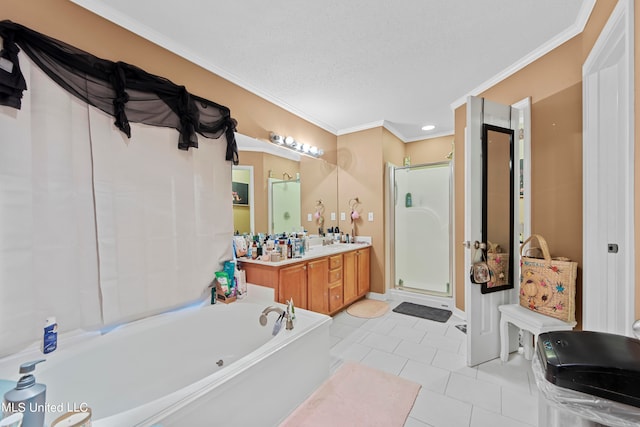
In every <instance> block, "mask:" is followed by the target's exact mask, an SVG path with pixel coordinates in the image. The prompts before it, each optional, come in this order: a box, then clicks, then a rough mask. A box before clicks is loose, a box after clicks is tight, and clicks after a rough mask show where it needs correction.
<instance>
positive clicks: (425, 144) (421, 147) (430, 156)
mask: <svg viewBox="0 0 640 427" xmlns="http://www.w3.org/2000/svg"><path fill="white" fill-rule="evenodd" d="M452 151H453V135H447V136H440V137H438V138H431V139H423V140H421V141H415V142H410V143H408V144H406V155H407V156H410V157H411V164H412V165H419V164H422V163H436V162H444V161H446V160H448V159H447V155H448V154H449V153H451V152H452Z"/></svg>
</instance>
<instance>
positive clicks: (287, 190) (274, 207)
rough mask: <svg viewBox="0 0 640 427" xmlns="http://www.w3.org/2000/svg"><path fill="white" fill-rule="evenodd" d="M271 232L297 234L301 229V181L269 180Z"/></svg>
mask: <svg viewBox="0 0 640 427" xmlns="http://www.w3.org/2000/svg"><path fill="white" fill-rule="evenodd" d="M268 185H269V197H268V198H269V232H270V233H274V234H280V233H291V232H297V231H300V229H301V224H302V221H301V217H300V180H299V179H295V180H293V179H292V180H279V179H275V178H269V179H268Z"/></svg>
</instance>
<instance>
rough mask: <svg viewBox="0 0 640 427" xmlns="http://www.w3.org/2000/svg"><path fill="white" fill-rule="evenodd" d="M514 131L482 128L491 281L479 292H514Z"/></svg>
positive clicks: (485, 225) (485, 235) (485, 227)
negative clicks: (512, 289)
mask: <svg viewBox="0 0 640 427" xmlns="http://www.w3.org/2000/svg"><path fill="white" fill-rule="evenodd" d="M513 134H514V132H513V130H512V129H507V128H502V127H498V126H493V125H488V124H484V125H483V132H482V155H483V159H482V160H483V185H482V192H483V197H482V209H483V218H482V223H483V226H482V240H483V241H484V242H486V244H487V249H486V254H487V263H488V264H489V269H490V272H491V280H490V281H489V282H488V283H486V284H483V285H482V289H481V292H482V293H488V292H495V291H501V290H505V289H511V288H513V287H514V286H513V283H514V282H513V268H511V264H512V261H513V259H514V248H513V237H514V234H513V221H514V218H513V212H514V210H513V204H514V195H513V192H514V177H513V153H514V150H513V148H514V147H513V143H514V141H513Z"/></svg>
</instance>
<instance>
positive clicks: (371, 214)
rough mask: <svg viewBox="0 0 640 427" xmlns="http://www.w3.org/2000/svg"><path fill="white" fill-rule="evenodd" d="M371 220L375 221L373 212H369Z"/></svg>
mask: <svg viewBox="0 0 640 427" xmlns="http://www.w3.org/2000/svg"><path fill="white" fill-rule="evenodd" d="M369 221H373V212H369Z"/></svg>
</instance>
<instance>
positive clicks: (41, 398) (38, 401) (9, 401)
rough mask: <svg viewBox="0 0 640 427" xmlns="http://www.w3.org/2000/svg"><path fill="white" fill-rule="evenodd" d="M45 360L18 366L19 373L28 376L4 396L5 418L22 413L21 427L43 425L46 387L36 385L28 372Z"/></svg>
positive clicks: (39, 426) (34, 379) (21, 379)
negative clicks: (15, 413)
mask: <svg viewBox="0 0 640 427" xmlns="http://www.w3.org/2000/svg"><path fill="white" fill-rule="evenodd" d="M44 361H45V359H41V360H34V361H32V362H26V363H23V364H22V365H20V373H21V374H28V375H24V376H23V377H21V378H20V380H18V384H17V385H16V388H14V389H13V390H9V391H8V392H6V393H5V394H4V401H5V404H4V409H5V416H9V415H10V414H12V413H14V412H22V413H23V415H24V416H23V418H22V427H42V426H43V425H44V416H45V409H46V408H45V403H46V395H47V386H45V385H44V384H36V377H34V376H33V374H30V372H33V371H35V369H36V365H37V364H38V363H40V362H44Z"/></svg>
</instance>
